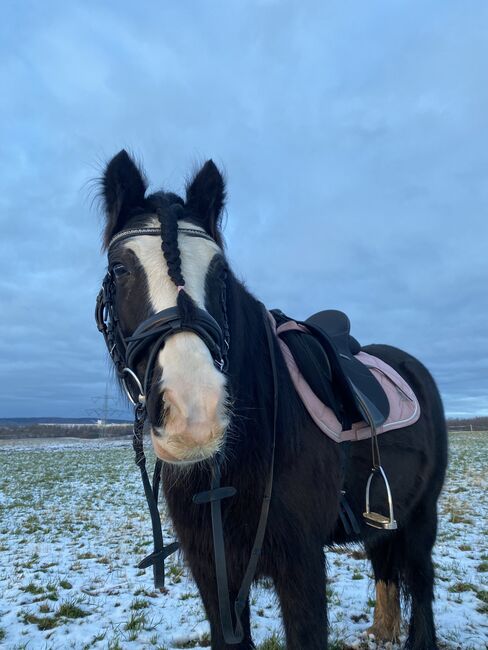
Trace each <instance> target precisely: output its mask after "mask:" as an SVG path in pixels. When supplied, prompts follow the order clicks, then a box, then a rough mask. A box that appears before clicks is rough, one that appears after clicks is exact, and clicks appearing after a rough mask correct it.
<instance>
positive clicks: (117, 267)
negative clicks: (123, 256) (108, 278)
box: [112, 264, 129, 278]
mask: <svg viewBox="0 0 488 650" xmlns="http://www.w3.org/2000/svg"><path fill="white" fill-rule="evenodd" d="M112 273H113V274H114V277H115V278H122V277H124V276H125V275H129V271H128V270H127V269H126V268H125V266H124V265H123V264H114V265H113V266H112Z"/></svg>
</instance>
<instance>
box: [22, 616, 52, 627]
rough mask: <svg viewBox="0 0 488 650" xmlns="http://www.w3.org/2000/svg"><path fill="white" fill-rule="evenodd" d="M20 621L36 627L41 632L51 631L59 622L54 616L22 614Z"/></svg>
mask: <svg viewBox="0 0 488 650" xmlns="http://www.w3.org/2000/svg"><path fill="white" fill-rule="evenodd" d="M22 621H23V622H24V623H31V624H32V625H37V628H38V629H39V630H41V631H43V630H52V629H53V628H55V627H56V626H57V625H58V623H59V620H58V619H57V618H56V617H55V616H36V615H35V614H24V615H23V616H22Z"/></svg>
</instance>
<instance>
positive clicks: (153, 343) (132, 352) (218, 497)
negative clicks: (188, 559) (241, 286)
mask: <svg viewBox="0 0 488 650" xmlns="http://www.w3.org/2000/svg"><path fill="white" fill-rule="evenodd" d="M178 232H180V233H182V234H184V235H187V236H190V237H201V238H204V239H208V240H210V241H212V242H214V240H213V239H212V238H211V237H209V235H207V234H206V233H204V232H203V231H201V230H197V229H196V228H195V229H194V228H178ZM140 235H148V236H155V235H157V236H161V230H160V229H159V228H150V227H146V228H137V229H127V230H124V231H121V232H120V233H118V234H117V235H116V236H115V237H114V238H113V239H112V240H111V242H110V243H109V245H108V251H110V248H111V247H112V246H114V245H115V244H116V243H118V242H120V241H123V240H125V239H129V238H130V237H135V236H140ZM214 243H215V242H214ZM223 274H224V279H223V282H222V289H221V296H220V299H221V307H222V313H223V324H222V326H220V325H219V323H218V322H217V321H216V320H215V319H214V318H213V317H212V316H211V315H210V314H209V313H208V312H206V311H205V310H203V309H200V308H199V307H196V306H195V309H194V313H193V314H192V318H191V319H187V320H183V319H182V318H181V316H180V314H179V310H178V308H177V307H169V308H168V309H164V310H162V311H160V312H158V313H156V314H154V315H152V316H150V317H149V318H147V319H146V320H144V321H143V322H142V323H140V324H139V326H138V327H137V328H136V330H135V331H134V332H133V333H132V335H131V336H128V337H125V336H124V334H123V332H122V329H121V326H120V322H119V318H118V315H117V312H116V308H115V289H116V285H115V278H114V276H113V273H112V271H111V270H110V269H109V271H108V272H107V274H106V275H105V278H104V280H103V282H102V287H101V289H100V292H99V294H98V296H97V302H96V308H95V319H96V322H97V327H98V329H99V331H100V332H101V333H102V334H103V336H104V339H105V343H106V345H107V348H108V351H109V354H110V357H111V359H112V361H113V363H114V366H115V369H116V371H117V374H118V377H119V378H120V380H121V382H122V385H123V387H124V389H125V392H126V393H127V396H128V398H129V399H130V401H131V402H132V404H133V406H134V430H133V448H134V451H135V462H136V464H137V465H138V467H139V469H140V471H141V479H142V483H143V486H144V492H145V495H146V500H147V504H148V507H149V512H150V515H151V523H152V529H153V542H154V550H153V552H152V553H151V554H150V555H148V556H147V557H146V558H144V559H143V560H142V561H141V562H140V563H139V564H138V567H139V568H140V569H145V568H147V567H149V566H151V565H152V567H153V574H154V586H155V587H156V588H158V589H161V588H163V587H164V560H165V559H166V558H167V557H168V556H169V555H171V553H173V552H174V551H176V550H177V549H178V548H179V544H178V542H173V543H172V544H169V545H168V546H164V543H163V535H162V527H161V517H160V514H159V510H158V496H159V487H160V482H161V469H162V461H161V460H160V459H157V460H156V463H155V466H154V473H153V481H152V484H151V482H150V480H149V477H148V474H147V470H146V457H145V454H144V447H143V430H144V422H145V419H146V415H147V412H146V399H147V396H148V394H149V391H150V388H151V383H152V375H153V369H154V364H155V361H156V358H157V356H158V353H159V352H160V351H161V350H162V348H163V347H164V345H165V342H166V341H167V339H168V338H169V337H170V336H172V335H174V334H177V333H179V332H193V333H195V334H196V335H197V336H198V337H199V338H200V339H201V340H202V341H203V342H204V343H205V345H206V346H207V348H208V350H209V352H210V354H211V356H212V359H213V361H214V364H215V366H216V367H217V368H218V370H219V371H220V372H225V371H226V370H227V364H228V354H227V353H228V350H229V326H228V323H227V306H226V282H225V277H226V268H225V267H224V269H223ZM262 310H263V320H264V326H265V331H266V338H267V343H268V350H269V353H270V360H271V366H272V376H273V395H274V399H273V440H272V449H271V458H270V469H269V473H268V478H267V481H266V485H265V491H264V496H263V502H262V505H261V514H260V517H259V523H258V528H257V531H256V536H255V539H254V543H253V547H252V551H251V556H250V559H249V562H248V565H247V568H246V571H245V574H244V578H243V580H242V584H241V587H240V589H239V592H238V595H237V598H236V600H235V602H234V615H235V626H234V624H233V617H232V611H231V603H230V594H229V587H228V577H227V564H226V555H225V545H224V529H223V523H222V509H221V501H222V499H224V498H226V497H231V496H234V495H235V494H236V489H235V488H234V487H221V485H220V480H221V466H222V457H221V454H220V453H219V452H218V453H217V454H216V455H215V457H214V462H213V466H212V479H211V488H210V490H208V491H206V492H201V493H199V494H196V495H195V496H194V497H193V501H194V503H197V504H203V503H210V508H211V516H212V532H213V540H214V557H215V571H216V577H217V589H218V597H219V608H220V618H221V624H222V631H223V635H224V639H225V641H226V643H228V644H237V643H240V642H241V641H242V639H243V637H244V630H243V626H242V623H241V615H242V612H243V610H244V608H245V605H246V602H247V599H248V595H249V590H250V588H251V584H252V581H253V579H254V575H255V573H256V568H257V564H258V561H259V557H260V554H261V548H262V544H263V540H264V535H265V532H266V524H267V519H268V512H269V506H270V500H271V493H272V488H273V473H274V457H275V443H276V423H277V414H278V377H277V369H276V360H275V350H274V345H275V341H274V338H275V337H274V334H273V331H272V328H271V324H270V320H269V318H270V315H269V313H268V312H267V310H266V308H265V307H264V305H262ZM144 353H147V354H148V358H147V362H146V368H145V372H144V377H142V379H141V378H140V377H139V376H138V374H137V364H138V362H139V361H140V359H141V358H142V355H143V354H144Z"/></svg>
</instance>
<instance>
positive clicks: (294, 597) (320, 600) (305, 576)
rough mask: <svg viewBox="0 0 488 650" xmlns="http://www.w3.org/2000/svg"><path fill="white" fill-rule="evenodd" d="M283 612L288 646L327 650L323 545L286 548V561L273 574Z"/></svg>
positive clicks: (290, 648) (304, 649) (306, 649)
mask: <svg viewBox="0 0 488 650" xmlns="http://www.w3.org/2000/svg"><path fill="white" fill-rule="evenodd" d="M271 577H272V578H273V580H274V584H275V589H276V592H277V594H278V598H279V600H280V605H281V613H282V616H283V625H284V628H285V635H286V647H287V650H326V648H327V600H326V594H325V578H326V573H325V557H324V551H323V548H322V546H320V545H316V546H313V547H306V548H304V547H296V548H295V552H294V553H290V552H289V550H288V549H287V561H284V562H281V563H280V564H278V563H277V564H276V565H275V568H274V575H272V576H271Z"/></svg>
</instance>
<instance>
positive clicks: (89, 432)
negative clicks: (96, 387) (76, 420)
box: [0, 423, 132, 440]
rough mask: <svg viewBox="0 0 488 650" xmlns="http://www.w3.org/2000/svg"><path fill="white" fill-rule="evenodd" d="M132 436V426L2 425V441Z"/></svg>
mask: <svg viewBox="0 0 488 650" xmlns="http://www.w3.org/2000/svg"><path fill="white" fill-rule="evenodd" d="M131 434H132V426H131V425H130V424H128V423H127V424H106V425H96V424H75V425H66V424H23V425H1V426H0V440H16V439H18V438H94V439H95V438H121V437H124V436H129V435H131Z"/></svg>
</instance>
